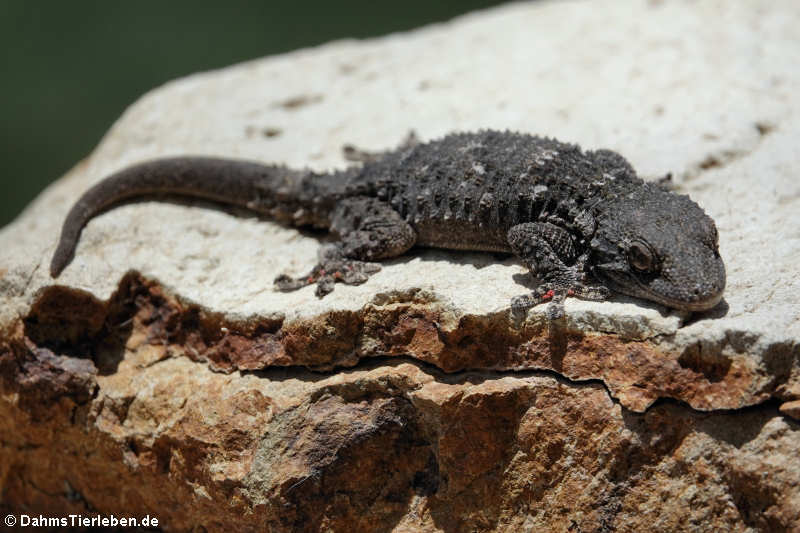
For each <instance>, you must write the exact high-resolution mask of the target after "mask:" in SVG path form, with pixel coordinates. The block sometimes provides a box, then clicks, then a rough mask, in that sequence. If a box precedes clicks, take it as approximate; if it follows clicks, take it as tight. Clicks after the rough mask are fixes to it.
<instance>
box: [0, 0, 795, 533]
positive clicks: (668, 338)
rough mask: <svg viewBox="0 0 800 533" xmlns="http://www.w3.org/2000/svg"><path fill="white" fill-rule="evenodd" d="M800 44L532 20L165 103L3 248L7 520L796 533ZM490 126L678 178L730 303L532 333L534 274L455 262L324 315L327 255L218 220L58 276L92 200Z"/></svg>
mask: <svg viewBox="0 0 800 533" xmlns="http://www.w3.org/2000/svg"><path fill="white" fill-rule="evenodd" d="M798 26H800V5H798V4H797V3H796V2H792V1H791V0H784V1H776V2H771V3H768V4H767V3H762V2H756V1H743V2H737V3H735V4H734V3H729V2H723V1H718V2H714V1H706V2H681V1H661V2H655V1H653V2H616V1H612V0H608V1H605V2H592V3H589V2H570V3H533V4H514V5H509V6H506V7H503V8H500V9H495V10H492V11H488V12H482V13H476V14H474V15H470V16H467V17H463V18H461V19H458V20H456V21H454V22H452V23H448V24H444V25H439V26H433V27H429V28H424V29H421V30H418V31H415V32H411V33H407V34H400V35H394V36H390V37H387V38H382V39H376V40H371V41H366V42H338V43H333V44H330V45H327V46H324V47H320V48H317V49H313V50H304V51H298V52H295V53H292V54H287V55H285V56H280V57H274V58H267V59H264V60H260V61H254V62H251V63H247V64H243V65H239V66H235V67H231V68H229V69H226V70H223V71H218V72H214V73H209V74H203V75H198V76H194V77H191V78H187V79H184V80H179V81H177V82H174V83H171V84H168V85H167V86H165V87H163V88H160V89H158V90H156V91H154V92H153V93H151V94H149V95H147V96H145V97H143V98H142V99H141V100H140V101H139V102H137V103H136V104H134V105H133V106H132V107H131V108H130V109H129V110H128V111H127V112H126V114H125V115H124V116H123V117H122V118H121V119H120V121H119V122H118V123H117V124H116V125H115V126H114V128H113V129H112V130H111V132H110V133H109V134H108V136H107V137H106V138H105V139H104V140H103V142H102V143H101V145H100V146H99V147H98V149H97V150H96V151H95V152H94V153H93V154H92V155H91V157H90V158H88V159H87V160H86V161H84V162H82V163H81V164H80V165H78V166H77V167H76V168H75V169H73V171H72V172H70V173H69V175H68V176H67V177H65V179H63V180H61V181H59V182H58V183H56V184H54V185H53V186H52V187H50V188H49V189H48V190H47V191H45V192H44V193H43V194H42V195H41V196H40V197H39V198H38V199H37V200H36V201H35V202H34V203H33V204H32V205H31V206H30V207H29V208H28V210H27V211H26V212H25V213H23V215H22V216H21V217H20V218H19V219H18V220H17V221H15V222H14V223H13V224H11V225H10V226H8V227H6V228H4V229H3V230H2V231H0V249H1V250H3V252H2V255H0V509H2V510H3V511H7V512H12V513H16V514H20V513H28V514H44V515H45V516H65V515H66V514H70V513H79V514H83V515H92V514H94V513H101V514H111V513H114V514H116V515H132V516H143V515H145V514H150V515H151V516H157V517H158V518H159V520H160V521H161V524H162V525H163V526H164V527H165V528H166V529H169V530H177V531H181V530H190V529H192V528H197V527H199V526H203V527H205V528H206V530H209V531H214V530H228V529H238V530H242V531H247V530H260V531H265V530H266V531H397V532H401V531H448V532H449V531H584V532H586V531H615V530H616V531H642V530H654V531H709V530H721V531H800V424H798V420H800V347H799V346H798V339H799V338H800V317H798V311H797V310H798V309H800V301H798V300H800V296H798V294H800V281H798V276H797V260H798V250H799V249H800V233H798V231H797V227H798V224H797V223H798V216H797V215H796V213H797V212H800V209H799V208H800V181H798V180H797V174H798V172H800V156H798V153H797V151H796V149H795V145H796V139H797V138H798V137H800V117H798V113H800V107H798V106H797V94H798V92H800V73H798V72H799V71H797V69H796V68H794V65H793V63H792V61H791V60H788V58H793V57H800V41H798V39H797V38H796V31H797V27H798ZM431 50H435V51H436V53H434V54H432V53H431ZM480 127H492V128H509V129H514V130H521V131H526V132H531V133H540V134H547V135H553V136H556V137H558V138H560V139H562V140H568V141H575V142H579V143H581V144H582V145H584V146H585V147H589V148H599V147H607V148H611V149H614V150H617V151H619V152H620V153H622V154H624V155H625V156H626V157H628V158H629V159H630V160H631V162H632V163H633V164H634V166H635V167H636V168H637V169H638V170H639V172H640V173H641V174H642V175H644V176H646V177H647V176H649V177H653V178H655V177H658V176H663V175H664V174H666V173H667V172H671V173H672V174H673V180H674V181H675V183H676V186H677V187H678V189H679V190H680V191H681V192H688V193H689V194H691V196H692V198H693V199H695V200H696V201H698V202H699V203H700V204H701V205H702V206H704V208H705V209H706V210H707V211H708V212H709V214H710V215H711V216H712V217H713V218H714V219H715V220H716V222H717V225H718V227H719V230H720V243H721V252H722V255H723V257H724V259H725V261H726V264H727V266H728V288H727V290H726V296H725V301H724V302H723V303H722V304H721V305H720V306H718V308H716V309H714V310H712V311H710V312H708V313H705V314H700V315H691V316H690V315H687V314H682V313H676V312H670V311H668V310H666V309H664V308H661V307H659V306H657V305H654V304H647V303H644V302H641V301H635V300H632V299H627V298H622V297H616V298H614V299H612V300H611V301H610V302H602V303H596V302H581V301H568V303H567V306H566V310H567V315H568V319H567V323H566V326H565V327H551V326H549V325H548V323H547V322H546V320H545V318H544V314H543V313H544V310H543V309H541V308H537V309H534V310H533V311H532V312H531V313H530V314H529V316H528V318H527V320H525V321H524V322H515V321H513V320H511V319H510V317H509V314H508V302H509V300H510V298H511V297H512V296H514V295H516V294H521V293H523V292H524V291H526V290H527V288H526V287H525V284H527V283H529V282H528V280H527V278H526V276H524V275H522V273H523V269H522V268H521V267H520V266H519V265H517V264H515V263H514V261H513V260H510V259H506V258H498V257H494V256H492V255H487V254H478V253H471V254H459V253H447V252H442V251H433V250H426V251H415V252H414V253H413V254H412V255H410V256H409V257H406V258H403V259H400V260H397V261H392V262H390V263H389V264H387V265H385V267H384V269H383V271H382V272H380V273H379V274H377V275H375V276H374V277H373V278H371V279H370V281H369V282H368V283H366V284H364V285H361V286H358V287H345V286H340V287H337V289H336V291H335V292H334V293H333V294H331V295H330V296H328V297H327V298H325V299H324V300H317V299H316V298H315V297H314V296H313V288H307V289H304V290H301V291H298V292H295V293H288V294H284V293H277V292H274V291H273V290H272V279H273V278H274V277H275V275H276V274H278V273H281V272H285V271H290V272H299V271H302V270H304V269H306V268H307V267H308V266H310V265H311V264H312V263H313V260H314V255H315V251H316V247H317V246H318V242H319V241H318V239H317V238H316V236H314V235H308V234H300V233H298V232H296V231H294V230H291V229H288V228H282V227H280V226H277V225H275V224H273V223H270V222H269V221H264V220H259V219H256V218H252V217H251V218H246V217H245V218H243V217H239V216H235V214H232V213H229V212H227V211H226V210H221V209H218V208H214V207H213V206H208V205H204V204H200V203H189V204H181V205H175V204H158V203H149V202H148V203H140V204H132V205H128V206H125V207H121V208H118V209H115V210H113V211H110V212H109V213H107V214H104V215H102V216H100V217H98V218H97V219H95V220H94V221H92V222H91V223H90V224H89V226H88V227H87V228H86V230H85V231H84V233H83V238H82V240H81V243H80V245H79V248H78V251H77V255H76V259H75V260H74V261H73V263H72V264H71V265H70V266H69V267H68V268H67V270H66V271H65V272H64V274H63V275H62V277H60V278H59V279H58V280H57V281H56V282H54V281H53V280H51V279H50V278H49V276H48V274H47V272H46V268H44V265H46V264H47V262H48V260H49V258H50V254H51V253H52V250H53V247H54V244H55V239H56V237H57V232H58V228H59V225H60V223H61V221H62V219H63V216H64V214H65V212H66V210H67V209H68V208H69V207H70V205H71V202H73V201H74V200H75V198H77V196H78V195H79V194H80V193H81V192H82V191H83V190H85V189H86V187H88V186H89V185H90V184H91V183H93V182H95V181H97V180H99V179H101V178H102V177H103V176H104V175H106V174H107V173H109V172H110V171H113V170H115V169H117V168H120V167H122V166H125V165H127V164H130V163H133V162H136V161H140V160H143V159H147V158H151V157H155V156H161V155H170V154H187V153H192V154H211V155H223V156H239V157H246V158H251V159H257V160H263V161H266V162H283V163H286V164H289V165H294V166H304V165H305V166H311V167H315V168H320V169H321V168H329V167H334V166H340V165H343V164H344V161H343V159H342V157H341V152H340V149H341V147H342V145H344V144H345V143H353V144H355V145H357V146H359V147H362V148H365V149H374V150H380V149H386V148H389V147H391V146H393V145H396V144H397V143H398V142H399V141H400V140H401V139H402V138H403V137H404V135H405V134H406V133H407V132H408V131H409V130H410V129H414V130H415V131H416V132H417V134H418V135H419V136H420V137H422V138H423V139H426V138H432V137H435V136H438V135H442V134H444V133H446V132H448V131H452V130H470V129H477V128H480ZM165 222H166V223H165Z"/></svg>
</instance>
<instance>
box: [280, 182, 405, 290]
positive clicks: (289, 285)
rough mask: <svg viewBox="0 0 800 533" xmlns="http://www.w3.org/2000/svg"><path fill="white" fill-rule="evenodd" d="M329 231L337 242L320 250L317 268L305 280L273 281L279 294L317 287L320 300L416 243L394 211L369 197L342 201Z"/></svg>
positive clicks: (285, 278)
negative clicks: (312, 285)
mask: <svg viewBox="0 0 800 533" xmlns="http://www.w3.org/2000/svg"><path fill="white" fill-rule="evenodd" d="M330 230H331V232H332V233H334V234H336V235H338V236H339V240H338V241H337V242H334V243H331V244H326V245H324V246H322V247H321V248H320V251H319V254H318V262H317V265H316V266H314V268H313V269H311V272H309V273H308V274H306V275H305V276H300V277H297V278H292V277H290V276H287V275H285V274H283V275H280V276H278V277H277V278H275V287H276V288H277V289H278V290H280V291H293V290H297V289H299V288H301V287H305V286H306V285H311V284H314V283H316V284H317V289H316V295H317V296H318V297H320V298H322V297H324V296H325V295H326V294H328V293H330V292H331V291H333V288H334V284H335V283H336V282H340V283H344V284H347V285H360V284H361V283H364V282H365V281H367V279H369V276H370V275H372V274H374V273H375V272H378V271H379V270H380V269H381V266H380V265H379V264H378V263H376V262H374V261H378V260H381V259H388V258H390V257H397V256H399V255H402V254H403V253H405V252H406V251H407V250H408V249H409V248H411V247H412V246H413V245H414V243H415V242H416V240H417V234H416V232H415V231H414V229H413V228H412V227H411V226H410V225H409V224H408V223H407V222H406V221H405V220H403V218H402V217H401V216H400V214H399V213H398V212H397V211H395V210H394V209H392V207H391V206H390V205H389V204H387V203H385V202H382V201H380V200H378V199H376V198H369V197H354V198H347V199H345V200H342V201H341V202H340V203H339V205H338V206H337V207H336V209H335V210H334V212H333V215H332V217H331V226H330Z"/></svg>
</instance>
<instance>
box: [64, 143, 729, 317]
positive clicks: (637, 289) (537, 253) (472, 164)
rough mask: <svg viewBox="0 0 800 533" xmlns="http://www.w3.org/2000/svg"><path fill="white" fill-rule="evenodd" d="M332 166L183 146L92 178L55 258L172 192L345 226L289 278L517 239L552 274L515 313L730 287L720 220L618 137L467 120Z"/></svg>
mask: <svg viewBox="0 0 800 533" xmlns="http://www.w3.org/2000/svg"><path fill="white" fill-rule="evenodd" d="M361 157H362V161H363V164H361V165H355V166H352V167H350V168H348V169H345V170H341V171H337V172H332V173H315V172H311V171H308V170H292V169H289V168H286V167H284V166H280V165H265V164H261V163H255V162H251V161H242V160H233V159H219V158H204V157H177V158H168V159H160V160H155V161H150V162H146V163H142V164H139V165H135V166H133V167H129V168H126V169H123V170H121V171H119V172H117V173H116V174H113V175H112V176H110V177H108V178H106V179H105V180H103V181H101V182H100V183H98V184H97V185H95V186H94V187H92V188H91V189H90V190H89V191H87V192H86V193H85V194H84V195H83V196H82V197H81V198H80V199H79V200H78V202H77V203H76V204H75V206H74V207H73V208H72V210H71V211H70V213H69V214H68V216H67V219H66V221H65V222H64V226H63V229H62V234H61V239H60V241H59V245H58V247H57V249H56V252H55V254H54V256H53V261H52V263H51V274H52V275H53V276H54V277H56V276H58V275H59V274H60V272H61V271H62V270H63V268H64V267H66V265H67V264H68V263H69V262H70V260H71V259H72V256H73V254H74V250H75V246H76V245H77V241H78V239H79V237H80V232H81V230H82V228H83V227H84V225H85V224H86V223H87V222H88V221H89V220H90V219H91V218H92V217H93V216H94V215H95V214H97V213H99V212H100V211H102V210H105V209H108V208H109V207H111V206H113V205H115V204H117V203H119V202H121V201H123V200H129V199H132V198H138V197H144V196H151V195H160V194H171V195H181V196H188V197H196V198H204V199H209V200H213V201H217V202H221V203H226V204H233V205H238V206H242V207H246V208H248V209H250V210H252V211H255V212H258V213H262V214H266V215H268V216H270V217H273V218H275V219H277V220H279V221H281V222H284V223H287V224H291V225H295V226H315V227H318V228H327V229H328V230H329V231H331V232H332V233H333V234H335V235H337V236H338V237H339V240H338V241H336V242H335V243H332V244H327V245H325V246H323V248H322V250H321V252H320V262H319V263H318V264H317V265H316V266H315V267H314V268H313V269H312V270H311V272H309V273H308V274H306V275H304V276H300V277H295V278H293V277H289V276H286V275H282V276H279V277H278V278H277V279H276V282H275V283H276V287H277V288H278V289H279V290H296V289H299V288H301V287H304V286H306V285H310V284H316V285H317V288H316V292H317V295H318V296H320V297H322V296H324V295H325V294H328V293H329V292H331V291H332V290H333V287H334V283H335V282H337V281H338V282H342V283H348V284H359V283H363V282H365V281H366V280H367V279H368V278H369V276H370V275H371V274H372V273H374V272H377V271H378V270H379V269H380V266H379V265H378V264H377V263H376V262H377V261H380V260H382V259H387V258H390V257H396V256H399V255H402V254H403V253H405V252H406V251H407V250H408V249H409V248H411V247H412V246H432V247H439V248H448V249H457V250H484V251H499V252H513V253H515V254H516V255H517V256H518V257H519V258H520V260H521V261H522V262H523V263H524V264H525V265H526V266H527V267H528V268H529V269H530V270H531V272H532V273H533V274H534V275H535V276H536V277H537V278H538V279H539V281H540V284H539V286H538V287H537V289H536V290H535V291H533V292H532V293H531V294H529V295H525V296H519V297H517V298H515V299H514V300H512V303H511V307H512V311H513V312H515V313H519V312H524V311H525V310H527V309H528V308H529V307H532V306H533V305H536V304H538V303H541V302H543V301H546V300H551V301H552V303H551V304H550V307H549V308H548V314H549V315H550V317H551V318H558V317H560V316H561V315H563V303H562V302H563V300H564V298H566V296H568V295H575V296H577V297H581V298H588V299H603V298H605V297H607V296H608V295H609V293H610V290H614V291H618V292H622V293H625V294H629V295H632V296H636V297H640V298H645V299H648V300H652V301H655V302H659V303H661V304H664V305H667V306H669V307H673V308H677V309H687V310H704V309H708V308H710V307H713V306H714V305H716V303H717V302H718V301H719V300H720V299H721V297H722V292H723V289H724V287H725V267H724V265H723V263H722V260H721V258H720V256H719V252H718V243H717V231H716V227H715V225H714V222H713V221H712V220H711V219H710V218H709V217H708V216H707V215H706V214H705V213H704V212H703V210H702V209H701V208H700V207H699V206H698V205H697V204H695V203H694V202H692V201H691V200H690V199H689V198H688V197H687V196H680V195H676V194H674V193H671V192H668V191H666V190H664V189H662V188H660V187H658V186H656V185H653V184H648V183H644V182H643V181H642V180H641V179H639V178H638V177H637V176H636V173H635V171H634V170H633V168H632V167H631V165H630V164H629V163H628V162H627V161H626V160H625V159H624V158H623V157H622V156H620V155H619V154H617V153H615V152H612V151H610V150H595V151H582V150H581V149H580V148H579V147H578V146H576V145H574V144H566V143H562V142H559V141H556V140H555V139H550V138H544V137H537V136H532V135H527V134H520V133H513V132H508V131H506V132H499V131H491V130H487V131H480V132H477V133H457V134H451V135H448V136H446V137H444V138H441V139H438V140H434V141H431V142H427V143H419V142H414V141H409V142H407V143H406V144H405V145H404V146H401V147H400V148H398V149H396V150H391V151H388V152H385V153H381V154H367V155H364V156H361Z"/></svg>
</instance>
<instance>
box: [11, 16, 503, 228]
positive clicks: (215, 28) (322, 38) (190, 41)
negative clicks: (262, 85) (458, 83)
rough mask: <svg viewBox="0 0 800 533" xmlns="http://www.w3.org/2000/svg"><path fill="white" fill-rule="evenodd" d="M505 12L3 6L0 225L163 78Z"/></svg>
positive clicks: (82, 156)
mask: <svg viewBox="0 0 800 533" xmlns="http://www.w3.org/2000/svg"><path fill="white" fill-rule="evenodd" d="M501 3H503V2H500V1H487V0H457V1H456V0H445V1H439V2H436V1H430V0H428V1H422V0H404V1H403V2H375V1H371V2H369V1H361V0H354V1H350V2H330V1H318V0H307V1H305V2H301V1H283V0H281V1H272V2H255V1H253V2H245V1H233V0H227V1H225V2H206V1H201V0H197V1H184V0H179V1H167V2H165V1H159V2H155V1H150V0H145V1H140V2H108V1H81V0H74V1H71V2H33V1H26V0H0V45H2V54H3V56H2V57H3V59H2V61H3V64H2V71H1V72H2V74H3V75H2V78H1V79H2V82H0V110H2V123H3V127H2V136H3V137H2V143H0V146H1V148H0V150H1V151H0V227H1V226H3V225H5V224H7V223H8V222H10V221H11V220H12V219H13V218H14V217H16V216H17V215H18V214H19V212H20V211H21V210H22V209H23V208H24V207H25V205H27V204H28V203H29V202H30V201H31V200H32V199H33V198H34V196H35V195H36V194H37V193H38V192H39V191H41V190H42V189H43V188H44V187H45V186H46V185H47V184H48V183H50V182H51V181H53V180H55V179H57V178H58V177H59V176H61V175H62V174H63V173H64V172H66V171H67V170H69V168H71V167H72V166H73V165H75V164H76V163H77V162H78V161H80V160H81V159H82V158H84V157H85V156H87V155H88V154H89V153H90V152H91V150H92V149H93V148H94V147H95V146H96V145H97V143H98V141H99V140H100V137H101V136H102V135H103V133H104V132H105V131H106V130H107V129H108V128H109V126H111V124H112V123H113V122H114V120H116V119H117V117H119V115H120V114H121V113H122V112H123V110H124V109H125V108H126V107H127V106H128V105H130V104H131V103H133V101H134V100H135V99H136V98H137V97H138V96H140V95H141V94H142V93H144V92H145V91H147V90H149V89H152V88H153V87H156V86H158V85H161V84H162V83H164V82H166V81H168V80H171V79H173V78H177V77H180V76H184V75H186V74H190V73H192V72H197V71H202V70H209V69H214V68H218V67H223V66H226V65H230V64H233V63H236V62H239V61H244V60H247V59H252V58H256V57H262V56H265V55H270V54H279V53H282V52H286V51H289V50H294V49H296V48H301V47H306V46H313V45H317V44H321V43H324V42H327V41H330V40H333V39H340V38H346V37H359V38H363V37H371V36H376V35H383V34H386V33H390V32H395V31H402V30H407V29H411V28H415V27H417V26H421V25H423V24H428V23H431V22H437V21H443V20H447V19H450V18H452V17H454V16H456V15H459V14H462V13H466V12H468V11H472V10H475V9H479V8H484V7H490V6H492V5H496V4H501Z"/></svg>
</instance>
